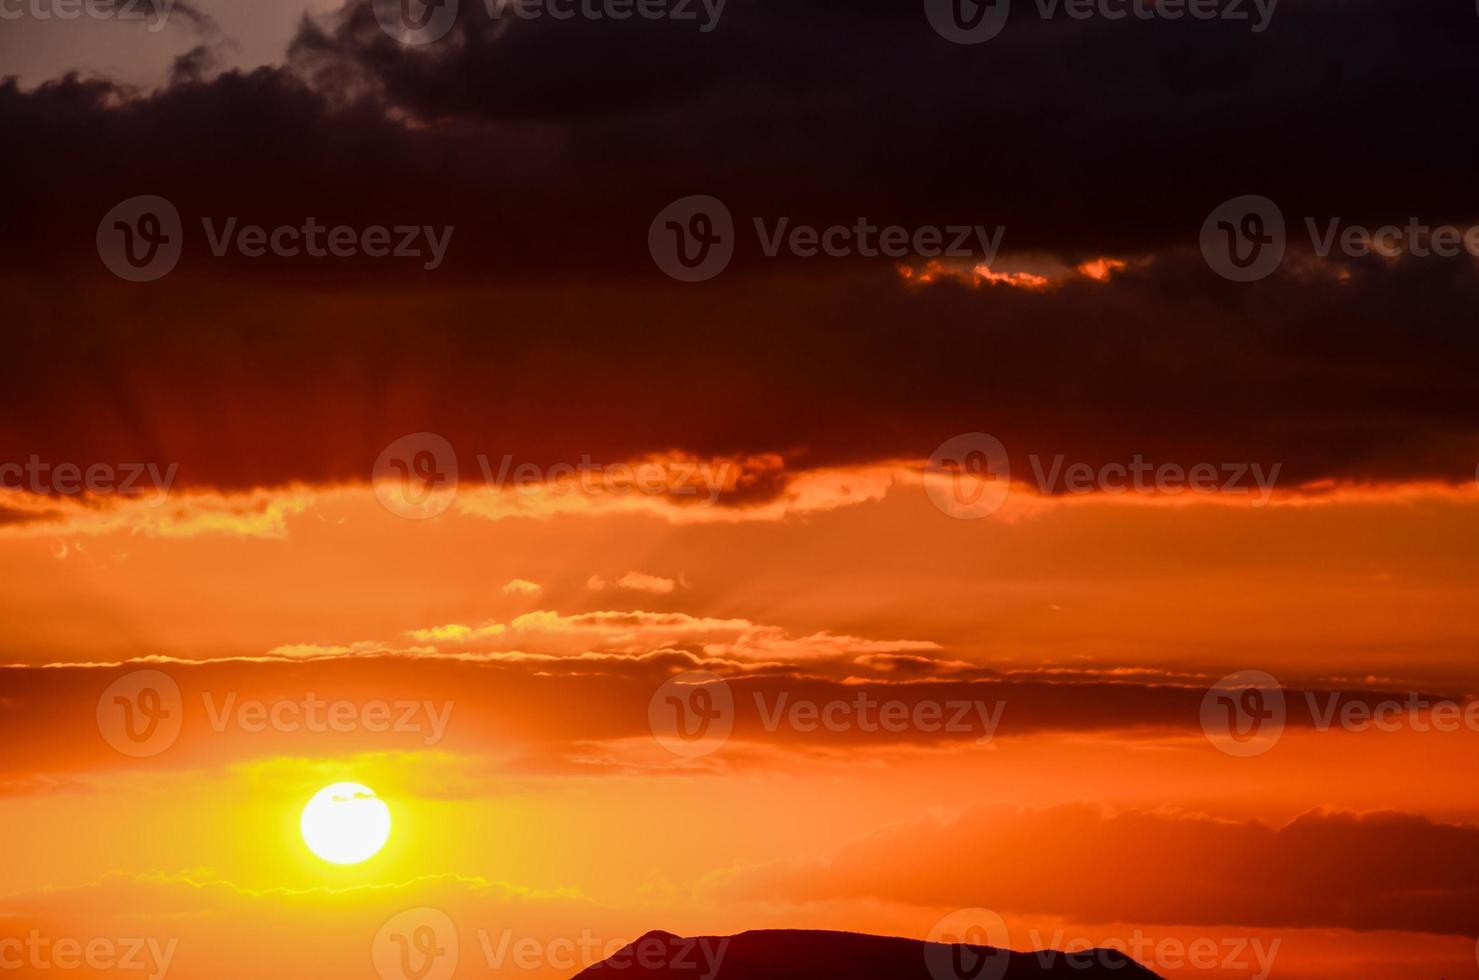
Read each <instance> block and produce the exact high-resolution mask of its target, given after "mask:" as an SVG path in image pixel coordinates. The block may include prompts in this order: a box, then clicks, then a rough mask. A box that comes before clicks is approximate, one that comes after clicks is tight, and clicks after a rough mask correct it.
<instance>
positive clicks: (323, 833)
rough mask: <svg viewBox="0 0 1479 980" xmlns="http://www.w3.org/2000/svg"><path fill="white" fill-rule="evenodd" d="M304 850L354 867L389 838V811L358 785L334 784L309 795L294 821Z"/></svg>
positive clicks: (370, 856)
mask: <svg viewBox="0 0 1479 980" xmlns="http://www.w3.org/2000/svg"><path fill="white" fill-rule="evenodd" d="M298 826H299V827H300V828H301V829H302V831H303V842H304V843H305V844H307V845H308V849H309V850H310V851H312V852H313V853H314V854H317V855H318V856H319V857H321V858H323V859H324V860H325V861H332V862H333V863H334V864H358V863H359V862H361V861H365V860H368V859H369V858H372V857H374V856H375V855H376V854H377V853H379V851H380V848H382V847H384V846H385V842H386V840H388V839H389V838H390V808H389V807H387V806H386V805H385V802H384V801H383V800H381V799H380V798H379V797H377V796H376V795H375V791H374V790H372V789H370V788H369V787H368V786H361V785H360V784H359V783H335V784H334V785H332V786H325V787H324V788H323V789H321V790H319V791H318V792H317V793H315V794H313V799H311V800H309V801H308V805H307V806H305V807H304V808H303V818H302V819H301V820H300V821H299V822H298Z"/></svg>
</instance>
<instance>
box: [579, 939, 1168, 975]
mask: <svg viewBox="0 0 1479 980" xmlns="http://www.w3.org/2000/svg"><path fill="white" fill-rule="evenodd" d="M821 977H826V978H834V977H836V978H848V980H1070V978H1079V980H1100V978H1109V977H1114V978H1121V980H1159V978H1158V977H1157V974H1155V973H1152V972H1151V971H1150V970H1148V969H1146V968H1145V967H1144V966H1142V965H1141V964H1139V963H1136V962H1135V961H1134V960H1132V959H1130V958H1129V957H1128V956H1126V955H1125V954H1124V953H1121V952H1119V951H1117V950H1113V949H1107V948H1102V947H1101V948H1095V949H1090V950H1082V951H1080V950H1075V951H1074V952H1072V953H1068V952H1064V951H1061V950H1039V951H1035V952H1026V953H1023V952H1015V951H1012V950H1006V949H998V948H995V947H991V946H976V945H971V944H958V945H948V944H942V943H934V942H929V941H926V940H920V939H909V938H905V937H899V936H875V935H870V934H867V933H860V932H841V931H832V930H823V929H749V930H746V931H744V932H739V933H735V934H734V935H732V936H688V937H684V936H678V935H676V934H674V933H671V932H666V931H664V930H661V929H654V930H652V931H650V932H648V933H646V934H644V935H643V936H642V937H641V938H639V939H637V940H635V941H633V942H632V943H629V944H628V945H627V946H625V947H623V948H622V949H621V950H619V951H618V952H616V953H614V954H613V955H612V956H611V957H609V958H608V959H606V960H605V961H603V962H601V963H597V964H596V965H594V966H591V967H588V968H587V969H585V970H582V971H581V972H580V973H578V974H576V976H575V977H574V978H573V980H816V978H821Z"/></svg>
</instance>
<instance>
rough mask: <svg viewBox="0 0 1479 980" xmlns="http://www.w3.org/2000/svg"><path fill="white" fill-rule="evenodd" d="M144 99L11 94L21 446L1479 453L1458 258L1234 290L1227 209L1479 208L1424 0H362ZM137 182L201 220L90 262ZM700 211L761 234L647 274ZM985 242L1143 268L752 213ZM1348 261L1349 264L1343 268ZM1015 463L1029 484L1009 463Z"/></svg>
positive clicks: (225, 468) (1440, 458)
mask: <svg viewBox="0 0 1479 980" xmlns="http://www.w3.org/2000/svg"><path fill="white" fill-rule="evenodd" d="M208 65H209V59H208V57H207V55H206V53H204V52H202V53H198V54H194V55H192V56H191V57H190V58H188V59H186V60H185V61H184V62H182V63H181V64H180V65H179V66H178V67H177V71H176V72H175V75H174V79H175V80H174V82H173V83H172V84H171V85H170V86H169V87H167V88H166V89H163V90H161V91H159V92H156V93H153V94H151V95H148V96H135V95H131V94H130V93H128V92H126V91H123V90H120V89H118V88H116V87H114V86H113V85H111V84H109V83H108V82H106V81H101V80H95V79H94V80H88V79H82V78H70V79H67V80H64V81H60V82H57V83H52V84H49V85H46V86H43V87H41V88H39V89H35V90H29V91H24V90H22V89H21V88H20V87H19V86H18V85H17V84H15V83H14V82H11V83H9V84H7V85H4V86H0V132H4V133H5V134H6V137H7V145H8V150H7V153H6V154H5V155H4V157H3V159H0V185H3V186H4V187H5V188H6V189H7V191H8V197H9V201H8V205H7V208H6V213H7V228H8V230H7V234H6V235H5V236H3V239H0V257H3V261H4V266H5V268H6V269H8V270H9V272H8V274H7V275H5V276H4V278H3V280H0V317H3V319H4V320H5V322H6V323H7V329H6V335H5V344H6V351H5V353H6V357H5V358H4V359H3V362H0V363H3V367H0V381H3V385H0V410H3V411H0V415H3V422H0V457H3V458H5V459H25V458H27V457H28V456H29V455H30V454H32V453H41V454H43V455H44V456H46V457H48V458H50V459H52V460H55V461H62V460H66V461H78V462H86V461H89V460H97V459H110V460H123V459H137V460H158V461H166V462H178V463H180V464H181V468H180V477H179V480H180V484H181V485H215V486H222V487H243V486H250V485H260V484H279V483H286V482H291V481H295V480H305V481H328V480H358V479H363V478H364V476H365V475H366V474H367V473H368V471H369V466H370V463H371V462H372V461H373V460H374V458H375V456H376V454H377V453H378V452H379V450H380V449H381V448H382V447H383V446H384V445H385V444H386V443H388V442H389V441H390V440H392V439H394V438H396V437H398V436H400V435H402V434H404V433H406V432H410V431H419V430H430V431H435V432H440V433H444V434H446V435H447V436H448V438H449V439H451V440H452V442H453V443H454V445H456V446H457V447H458V448H459V450H462V449H466V451H467V452H469V453H474V452H479V451H488V450H490V449H497V450H503V451H507V452H512V453H516V454H518V455H519V456H520V457H521V458H528V459H531V460H539V459H543V460H546V461H550V460H568V459H578V458H579V457H580V455H581V454H585V453H590V454H593V455H595V456H597V457H604V458H606V459H612V458H615V457H622V456H630V455H635V454H640V453H644V452H649V451H662V450H666V449H674V448H676V449H682V450H688V451H692V452H697V453H739V452H783V453H787V454H789V455H790V456H791V457H792V459H793V461H794V465H800V466H806V465H814V464H819V463H828V462H857V461H864V460H876V459H882V458H896V457H916V458H917V457H922V456H925V455H928V453H929V452H930V451H931V450H932V449H933V448H934V447H935V446H936V445H937V444H939V443H940V442H941V441H942V440H944V439H945V438H946V437H948V436H950V435H953V434H955V433H958V432H963V431H972V430H981V431H986V432H990V433H992V434H994V435H996V436H998V437H999V438H1001V439H1002V440H1003V441H1004V442H1005V443H1006V444H1007V446H1008V447H1009V450H1010V451H1011V452H1012V453H1013V455H1014V457H1016V458H1017V459H1018V461H1019V462H1020V457H1021V456H1023V455H1025V454H1026V453H1029V452H1034V453H1045V454H1049V455H1051V454H1055V453H1060V452H1061V453H1065V454H1068V455H1069V456H1070V458H1072V459H1074V460H1083V461H1088V462H1103V461H1120V462H1124V461H1127V460H1129V459H1130V457H1131V456H1133V455H1134V454H1136V453H1142V454H1145V455H1146V456H1149V457H1154V458H1157V459H1160V460H1163V461H1176V462H1182V463H1191V462H1199V461H1211V462H1224V461H1226V462H1248V463H1253V462H1259V463H1264V464H1272V463H1281V464H1282V465H1283V474H1282V476H1281V481H1282V482H1281V485H1288V484H1292V483H1297V482H1300V481H1304V480H1311V479H1319V478H1326V477H1343V478H1355V479H1411V478H1439V479H1447V480H1459V479H1468V478H1471V477H1472V475H1473V461H1474V453H1475V451H1476V448H1479V446H1476V440H1475V436H1474V433H1475V423H1476V415H1479V409H1476V404H1475V400H1474V399H1473V398H1472V395H1471V387H1472V386H1471V382H1470V374H1471V372H1470V371H1469V368H1468V366H1469V365H1470V364H1472V363H1473V361H1474V356H1475V354H1476V353H1479V350H1476V341H1475V339H1474V330H1473V328H1472V325H1471V324H1472V316H1471V312H1470V311H1472V310H1473V309H1474V308H1475V300H1476V299H1479V296H1476V288H1475V282H1476V280H1475V275H1474V267H1473V262H1472V261H1471V260H1469V259H1467V258H1462V259H1448V260H1444V259H1436V258H1434V259H1425V260H1421V261H1418V260H1415V259H1409V260H1406V261H1403V262H1400V263H1395V264H1388V263H1385V262H1382V261H1380V260H1370V259H1368V260H1364V261H1357V260H1341V264H1342V265H1343V266H1345V271H1346V273H1348V275H1349V278H1348V280H1346V281H1343V282H1342V281H1338V280H1337V278H1336V277H1335V276H1334V275H1328V274H1324V273H1309V274H1301V273H1298V272H1297V271H1296V269H1297V268H1298V264H1297V263H1292V262H1291V263H1287V264H1286V269H1285V271H1283V272H1281V273H1279V274H1276V275H1274V276H1273V277H1271V278H1269V279H1266V280H1264V281H1262V282H1259V283H1254V284H1250V285H1235V284H1232V283H1228V282H1225V281H1224V280H1222V279H1220V278H1218V277H1217V276H1215V275H1214V274H1213V273H1212V272H1211V271H1210V270H1209V269H1208V268H1207V267H1206V265H1205V264H1204V263H1203V262H1202V261H1201V258H1200V256H1199V255H1198V253H1197V251H1196V236H1197V232H1198V229H1199V228H1200V225H1201V222H1202V220H1203V218H1204V217H1205V216H1206V214H1207V212H1208V210H1209V209H1210V208H1211V207H1212V206H1213V205H1215V204H1216V203H1218V202H1219V201H1221V200H1223V199H1224V198H1226V197H1228V196H1231V195H1233V194H1238V193H1246V192H1258V193H1264V194H1267V195H1268V196H1270V197H1272V198H1274V199H1275V200H1277V201H1279V202H1280V203H1281V204H1282V205H1283V206H1284V210H1285V212H1286V214H1287V215H1288V216H1289V217H1290V220H1291V226H1292V230H1294V231H1295V232H1296V233H1297V230H1298V227H1299V216H1301V215H1303V214H1311V215H1315V216H1319V217H1321V218H1324V217H1328V216H1333V215H1341V216H1342V217H1343V218H1345V219H1346V220H1378V219H1385V218H1391V219H1398V220H1405V219H1406V217H1408V216H1409V215H1412V214H1416V215H1419V216H1421V217H1423V218H1424V219H1425V220H1428V221H1431V222H1435V223H1436V222H1439V221H1462V220H1465V219H1466V217H1469V216H1472V215H1473V213H1474V210H1475V209H1474V208H1473V206H1472V194H1471V192H1470V189H1469V182H1470V179H1471V178H1470V174H1469V162H1470V161H1471V160H1472V159H1473V157H1474V149H1475V147H1474V143H1475V139H1474V136H1473V135H1472V127H1469V126H1467V125H1465V124H1464V122H1463V120H1465V119H1466V118H1467V117H1468V115H1469V112H1470V107H1469V105H1468V97H1469V93H1470V92H1472V91H1473V89H1474V86H1475V84H1476V83H1479V18H1476V17H1475V16H1474V12H1473V10H1471V9H1470V8H1469V7H1468V6H1467V5H1464V4H1448V3H1438V2H1436V0H1423V2H1419V3H1414V4H1406V5H1403V7H1402V8H1401V9H1400V10H1394V9H1392V8H1390V7H1388V6H1382V5H1379V4H1376V3H1373V2H1351V3H1314V4H1302V5H1299V6H1298V7H1295V6H1289V7H1288V8H1287V9H1286V8H1280V9H1279V10H1278V11H1277V12H1276V14H1275V19H1274V21H1273V23H1272V24H1271V26H1270V27H1269V28H1268V29H1267V30H1266V31H1264V32H1262V33H1258V34H1254V33H1252V32H1251V31H1249V30H1248V29H1247V27H1246V25H1244V26H1239V25H1235V24H1230V23H1225V22H1210V23H1199V22H1193V21H1179V22H1155V21H1152V22H1145V21H1137V20H1126V21H1115V22H1109V21H1103V20H1091V21H1083V22H1079V21H1066V20H1064V21H1060V22H1054V23H1051V24H1048V23H1043V22H1041V21H1040V20H1038V19H1037V17H1036V16H1035V13H1034V10H1033V8H1031V7H1030V6H1029V5H1028V4H1025V3H1018V4H1017V9H1016V10H1015V11H1014V14H1013V18H1012V20H1011V22H1010V23H1009V24H1008V25H1007V28H1006V30H1005V31H1004V32H1003V33H1002V35H1001V36H1000V37H998V38H997V39H995V40H993V41H991V42H989V43H987V44H985V45H981V46H976V47H964V46H958V45H954V44H951V43H949V42H947V41H945V40H943V39H941V38H940V37H938V36H937V35H935V34H934V33H933V31H932V30H931V29H930V27H929V25H928V22H927V21H926V19H925V17H924V13H923V11H922V9H920V7H919V6H918V5H916V4H912V3H901V4H884V3H870V4H857V3H847V4H844V3H833V2H822V0H811V2H809V3H796V2H789V3H781V2H774V3H772V2H746V0H731V2H730V3H729V4H728V5H727V6H726V9H725V12H724V16H723V20H722V22H721V23H720V24H719V26H718V27H717V28H716V29H714V30H712V31H710V32H708V33H703V32H701V31H700V30H699V29H698V27H697V26H696V25H694V24H681V23H653V22H648V21H641V20H634V21H631V22H627V23H623V24H612V23H609V22H603V23H589V22H581V21H573V22H556V21H552V20H542V21H529V22H524V21H514V22H509V23H505V24H503V25H495V24H493V23H492V22H491V21H489V19H488V18H487V16H486V14H485V12H484V11H483V9H482V8H481V6H480V5H478V4H474V3H464V4H463V9H462V12H461V22H460V24H459V26H458V27H457V28H456V29H455V30H454V31H453V33H452V35H451V36H449V37H448V38H446V39H444V40H443V41H441V42H438V43H437V44H434V45H430V46H427V47H424V48H410V47H404V46H401V45H399V44H398V43H397V42H395V41H393V40H392V39H390V38H389V37H388V36H387V35H385V34H384V33H383V32H382V31H380V29H379V28H378V26H377V25H376V23H375V21H374V18H373V17H372V16H371V14H370V13H369V10H368V7H366V6H365V5H363V4H357V5H352V6H351V7H349V8H347V9H346V10H344V11H342V12H341V13H340V14H339V15H337V16H336V17H333V18H330V19H327V20H325V21H324V22H322V23H318V24H315V23H312V22H305V24H304V26H303V28H302V29H301V31H300V33H299V36H298V38H297V39H296V41H295V42H294V45H293V48H292V52H291V58H290V67H287V68H281V69H260V70H258V71H255V72H251V73H245V74H243V73H228V74H224V75H220V76H215V77H211V76H210V73H209V69H208ZM146 193H149V194H161V195H164V196H166V197H168V198H169V200H170V201H171V202H172V203H173V204H174V205H175V206H176V207H177V208H178V210H179V212H180V214H181V216H182V221H183V223H184V227H185V235H186V248H185V252H184V256H183V258H182V259H181V261H180V264H179V266H178V267H177V268H176V270H175V271H174V272H172V273H171V274H170V275H169V276H168V277H167V278H165V279H163V280H160V281H158V282H153V283H143V284H129V283H122V282H119V281H117V280H114V279H113V278H112V277H110V276H109V275H108V274H107V273H106V272H105V271H104V269H103V267H102V264H101V263H100V262H99V259H98V256H97V254H96V252H95V249H94V236H95V233H96V230H97V227H98V224H99V221H100V219H101V218H102V216H103V215H104V214H105V213H107V212H108V211H109V209H110V208H111V207H113V205H115V204H117V203H118V202H119V201H121V200H123V199H125V198H129V197H132V196H134V195H138V194H146ZM689 193H709V194H714V195H717V196H719V197H720V198H722V199H723V200H724V201H725V202H726V203H727V204H728V205H729V208H730V210H731V211H732V212H733V214H734V215H735V217H736V221H737V224H738V226H739V227H740V229H741V240H742V244H741V246H740V249H739V254H738V255H737V257H736V260H735V263H734V265H733V266H732V267H731V268H730V269H729V270H728V271H727V272H725V273H724V274H723V275H722V276H721V277H720V278H719V279H716V280H714V281H712V282H707V283H702V284H697V285H685V284H679V283H676V282H673V281H671V280H669V279H668V278H666V277H665V276H664V275H663V274H662V273H661V272H660V271H659V270H658V269H657V268H656V267H655V266H654V264H653V261H652V259H651V257H650V256H649V254H648V252H647V246H646V236H647V228H648V224H649V223H650V222H651V220H652V218H653V216H654V215H655V214H656V213H657V211H658V209H659V208H661V207H662V206H663V205H665V204H666V203H668V202H669V201H670V200H672V199H673V198H675V197H677V196H680V195H684V194H689ZM755 216H760V217H764V218H766V219H768V220H769V219H775V218H778V217H781V216H788V217H790V218H791V220H792V222H793V223H799V222H813V223H822V224H825V223H828V222H833V221H837V222H844V223H849V224H850V223H852V222H854V221H855V220H856V219H858V218H859V217H863V216H866V217H868V218H869V219H871V220H873V221H875V222H878V223H889V222H894V223H900V224H905V225H915V224H920V223H936V224H952V223H965V224H983V225H986V226H993V227H994V226H995V225H998V224H1000V225H1004V226H1005V228H1006V232H1005V239H1004V244H1003V254H1004V255H1005V256H1007V258H1008V259H1009V260H1010V259H1011V258H1013V257H1018V258H1020V257H1021V256H1022V255H1023V253H1027V252H1043V253H1050V254H1052V255H1055V256H1057V257H1058V258H1060V259H1062V260H1065V261H1067V262H1070V263H1071V262H1074V261H1078V260H1080V259H1084V258H1088V257H1092V256H1095V255H1099V254H1106V253H1107V254H1114V255H1126V256H1135V255H1140V256H1143V257H1145V262H1144V263H1143V264H1139V265H1136V266H1134V267H1132V268H1131V269H1130V270H1127V271H1126V272H1124V273H1121V274H1120V275H1118V276H1117V277H1115V279H1114V280H1113V281H1111V282H1109V283H1106V284H1099V283H1093V282H1089V281H1087V280H1083V279H1080V278H1077V277H1075V278H1073V279H1071V280H1070V281H1069V282H1068V283H1067V284H1066V285H1062V286H1060V287H1056V288H1051V289H1047V290H1044V291H1026V290H1018V289H1012V288H1008V287H1001V286H998V287H980V288H975V289H971V288H966V287H962V286H958V285H953V284H950V283H944V284H937V285H933V286H929V287H924V288H910V287H906V286H905V285H904V284H903V283H902V282H901V281H900V280H899V278H898V276H897V274H896V272H895V270H894V269H893V267H892V263H891V262H890V261H888V260H872V261H865V260H858V261H847V260H843V259H829V258H815V259H801V258H795V257H792V258H785V257H784V256H783V257H781V258H777V259H766V258H765V257H763V256H762V255H761V254H760V249H759V247H758V245H757V244H756V243H755V236H754V234H753V232H752V231H751V229H750V218H752V217H755ZM232 217H235V218H237V219H238V221H239V222H240V223H241V224H258V225H263V226H266V227H269V228H270V227H272V226H275V225H279V224H292V225H301V224H302V223H303V222H304V221H305V219H307V218H308V217H313V218H315V220H317V221H318V222H320V223H322V224H326V225H333V224H346V225H352V226H356V227H365V226H367V225H372V224H380V225H386V226H396V225H402V224H404V225H407V226H412V225H414V226H432V227H440V226H444V225H451V226H455V235H454V237H453V238H452V240H451V242H450V245H449V248H448V250H447V255H446V261H445V264H443V265H441V266H440V267H439V268H437V269H436V270H435V271H431V270H428V269H427V268H425V267H424V265H423V264H422V263H420V262H418V261H408V260H395V259H381V260H371V259H365V258H360V259H309V258H305V257H302V256H300V257H297V258H274V257H271V256H267V257H263V258H245V257H242V256H240V255H239V254H236V253H234V252H233V253H231V254H228V255H227V256H226V257H223V258H215V257H212V255H211V253H210V250H209V248H208V247H207V242H206V240H205V239H206V236H205V234H204V232H203V229H202V225H201V222H202V219H203V218H210V219H212V221H213V222H215V224H216V226H217V227H219V226H220V225H221V224H222V223H224V222H225V221H226V220H227V219H229V218H232ZM1326 271H1327V272H1328V271H1330V270H1328V269H1327V270H1326ZM1024 472H1025V470H1024Z"/></svg>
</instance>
